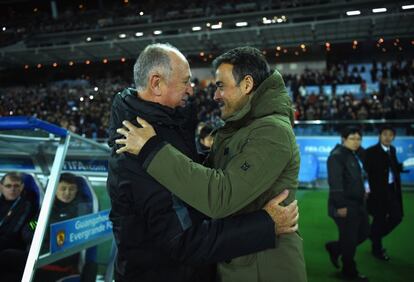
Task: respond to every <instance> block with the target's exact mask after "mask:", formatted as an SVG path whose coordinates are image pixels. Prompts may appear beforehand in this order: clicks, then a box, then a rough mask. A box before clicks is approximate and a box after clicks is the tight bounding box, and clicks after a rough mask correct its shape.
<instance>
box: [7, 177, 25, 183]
mask: <svg viewBox="0 0 414 282" xmlns="http://www.w3.org/2000/svg"><path fill="white" fill-rule="evenodd" d="M6 182H9V183H10V182H11V183H16V182H17V183H22V181H21V180H19V179H15V178H11V177H10V176H6V177H5V178H4V183H6Z"/></svg>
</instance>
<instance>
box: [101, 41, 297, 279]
mask: <svg viewBox="0 0 414 282" xmlns="http://www.w3.org/2000/svg"><path fill="white" fill-rule="evenodd" d="M190 78H191V72H190V69H189V65H188V62H187V60H186V59H185V57H184V56H183V54H182V53H181V52H179V51H178V50H177V49H176V48H175V47H173V46H171V45H169V44H152V45H149V46H147V47H146V48H145V49H144V50H143V52H141V54H140V56H139V58H138V60H137V62H136V63H135V66H134V80H135V86H136V89H125V90H124V91H122V92H120V93H118V94H116V95H115V98H114V100H113V103H112V109H111V119H110V128H109V134H110V138H109V145H110V147H112V148H113V149H112V152H111V156H110V158H109V173H108V182H107V188H108V193H109V195H110V198H111V204H112V209H111V212H110V219H111V221H112V223H113V232H114V237H115V241H116V244H117V247H118V255H117V259H116V263H115V280H116V281H151V282H156V281H170V282H175V281H177V282H178V281H180V282H190V281H191V282H196V281H214V279H215V273H214V265H211V264H212V263H214V262H217V261H225V260H229V259H231V258H233V257H238V256H241V255H245V254H249V253H253V252H257V251H261V250H264V249H267V248H274V247H275V242H276V240H277V237H276V234H278V233H279V232H282V231H283V226H285V227H287V228H286V232H292V231H294V230H296V228H297V225H295V223H294V222H292V221H291V222H285V223H283V222H282V221H281V220H280V218H278V216H279V215H282V214H284V213H286V211H287V210H289V209H290V208H292V206H289V207H288V208H287V209H286V210H285V209H284V208H282V207H279V206H278V205H274V207H277V211H275V212H274V213H272V212H270V213H267V212H266V211H268V210H267V209H266V208H265V210H266V211H264V210H260V211H257V212H253V213H250V214H246V215H243V216H233V217H230V218H226V219H221V220H211V219H209V218H208V217H207V216H205V215H203V214H201V213H200V212H198V211H196V210H195V209H194V208H192V207H191V206H188V205H187V204H185V203H184V202H182V201H181V200H180V199H179V198H177V197H176V196H175V195H174V194H172V193H170V192H169V191H168V190H167V189H165V188H164V187H163V186H162V185H161V184H160V183H158V182H157V181H155V180H154V179H153V178H152V177H151V176H150V175H149V174H147V173H146V172H145V170H144V169H142V166H141V165H140V163H141V161H142V160H140V159H139V157H136V156H133V155H132V154H122V155H119V154H117V153H116V151H117V150H118V149H119V148H120V147H119V146H117V145H116V144H115V142H114V141H115V140H116V139H118V138H120V137H121V134H118V133H117V131H116V129H117V128H120V127H122V122H123V121H124V120H129V121H131V122H132V123H134V124H135V125H137V124H138V123H137V120H136V117H137V116H140V117H143V118H145V119H146V120H147V121H148V122H149V123H151V124H152V125H153V126H154V128H155V130H156V131H157V133H158V134H159V136H160V138H163V140H166V141H168V142H170V143H171V144H173V145H174V146H175V147H176V148H177V149H178V150H179V151H181V152H183V153H184V154H186V155H187V156H189V157H190V158H192V159H193V160H194V161H195V162H197V161H198V155H197V151H196V146H195V138H194V133H195V128H196V124H197V120H196V119H195V112H194V107H192V103H191V102H190V101H189V97H190V96H192V94H193V93H192V87H191V83H190ZM186 104H189V105H187V106H186ZM185 106H186V107H185ZM171 169H174V167H173V166H171ZM285 196H286V195H285ZM285 198H286V197H285ZM278 201H280V199H279V200H278ZM267 206H269V205H267ZM269 214H273V216H275V217H272V218H271V217H269ZM293 214H294V213H292V214H290V216H288V217H290V218H291V217H292V216H293ZM295 216H296V214H295ZM272 219H273V220H274V221H275V222H276V226H277V227H276V234H275V223H274V222H273V221H272ZM294 225H295V226H296V227H294V228H291V226H294Z"/></svg>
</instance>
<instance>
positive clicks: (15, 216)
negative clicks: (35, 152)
mask: <svg viewBox="0 0 414 282" xmlns="http://www.w3.org/2000/svg"><path fill="white" fill-rule="evenodd" d="M0 192H1V196H0V276H1V277H2V280H3V281H9V282H12V281H20V280H21V276H22V273H23V270H24V265H25V263H26V257H27V241H26V237H25V236H24V234H26V233H25V228H28V227H29V221H30V220H31V219H32V218H33V216H34V208H33V207H34V206H35V204H34V202H33V201H32V199H31V197H30V196H29V195H28V194H27V193H26V191H25V190H24V183H23V176H22V175H21V174H20V173H17V172H9V173H7V174H5V175H4V176H3V177H2V179H1V181H0Z"/></svg>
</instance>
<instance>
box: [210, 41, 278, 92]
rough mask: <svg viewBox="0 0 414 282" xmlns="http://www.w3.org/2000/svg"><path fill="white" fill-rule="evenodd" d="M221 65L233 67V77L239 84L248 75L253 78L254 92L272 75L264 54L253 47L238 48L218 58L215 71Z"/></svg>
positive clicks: (214, 63)
mask: <svg viewBox="0 0 414 282" xmlns="http://www.w3.org/2000/svg"><path fill="white" fill-rule="evenodd" d="M221 64H230V65H233V77H234V80H235V81H236V83H237V84H239V83H240V81H242V79H243V78H244V77H245V76H246V75H251V76H252V77H253V83H254V84H253V90H256V89H257V87H258V86H259V85H260V84H261V83H262V82H263V81H264V80H265V79H266V78H268V77H269V75H270V67H269V64H268V63H267V61H266V58H265V57H264V56H263V54H262V53H261V52H260V51H259V50H258V49H256V48H253V47H238V48H234V49H231V50H230V51H227V52H226V53H224V54H222V55H220V56H218V57H217V58H216V59H215V60H214V61H213V68H214V71H216V70H217V69H218V67H219V66H220V65H221Z"/></svg>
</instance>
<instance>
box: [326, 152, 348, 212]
mask: <svg viewBox="0 0 414 282" xmlns="http://www.w3.org/2000/svg"><path fill="white" fill-rule="evenodd" d="M327 165H328V184H329V198H330V199H331V200H332V203H333V205H334V207H335V208H336V209H339V208H344V207H346V206H347V201H346V199H345V196H344V193H345V191H344V177H343V172H344V170H345V167H344V164H343V162H342V160H341V159H340V156H339V155H331V156H329V158H328V163H327Z"/></svg>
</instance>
